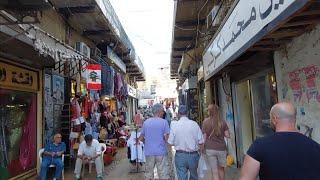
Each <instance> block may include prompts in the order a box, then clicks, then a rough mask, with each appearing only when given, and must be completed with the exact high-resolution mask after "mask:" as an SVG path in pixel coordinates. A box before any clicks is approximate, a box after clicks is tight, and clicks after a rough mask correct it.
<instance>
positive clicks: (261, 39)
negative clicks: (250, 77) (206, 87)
mask: <svg viewBox="0 0 320 180" xmlns="http://www.w3.org/2000/svg"><path fill="white" fill-rule="evenodd" d="M236 3H237V4H235V5H234V6H233V10H232V11H230V13H229V15H228V16H227V17H226V19H225V21H224V24H223V25H222V26H221V27H220V29H219V30H218V33H216V34H215V36H214V38H213V40H212V41H211V43H210V44H209V46H208V47H207V49H206V50H205V53H204V56H203V64H204V76H205V80H208V79H209V78H210V77H212V76H213V75H214V74H216V73H217V72H218V71H220V70H221V69H222V68H223V67H225V66H226V65H228V64H229V63H230V62H232V61H233V60H235V59H236V58H238V57H239V56H240V55H242V54H243V53H244V52H246V51H273V50H276V49H279V44H281V43H277V42H282V43H286V42H288V40H289V41H290V39H291V38H293V37H296V36H299V35H301V34H302V33H304V32H305V31H306V27H305V26H304V25H310V24H312V23H310V22H309V23H305V24H301V23H302V20H303V19H304V18H301V17H298V18H297V16H294V14H295V13H300V11H302V10H307V11H308V10H310V9H307V8H306V6H308V5H309V6H310V7H312V6H311V4H312V3H318V2H314V1H309V0H284V1H279V2H278V1H277V2H275V1H255V0H239V1H237V2H236ZM304 20H307V19H304ZM290 23H291V25H290ZM292 23H295V24H292ZM268 42H269V44H267V43H268ZM259 43H260V44H259Z"/></svg>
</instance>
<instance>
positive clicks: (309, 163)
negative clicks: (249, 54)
mask: <svg viewBox="0 0 320 180" xmlns="http://www.w3.org/2000/svg"><path fill="white" fill-rule="evenodd" d="M270 119H271V126H272V127H273V128H274V129H275V131H276V133H275V134H273V135H271V136H268V137H263V138H260V139H257V140H256V141H255V142H254V143H253V144H252V145H251V147H250V148H249V150H248V152H247V155H246V157H245V160H244V164H243V167H242V170H241V175H240V180H255V179H256V176H257V175H258V174H259V177H260V180H275V179H281V180H301V179H308V180H315V179H319V170H320V168H319V162H320V145H319V144H318V143H317V142H315V141H313V140H312V139H310V138H308V137H306V136H304V135H303V134H301V133H299V132H298V131H297V130H296V110H295V108H294V106H293V105H292V104H290V103H279V104H276V105H274V106H273V107H272V108H271V111H270Z"/></svg>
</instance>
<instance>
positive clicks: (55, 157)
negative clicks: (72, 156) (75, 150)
mask: <svg viewBox="0 0 320 180" xmlns="http://www.w3.org/2000/svg"><path fill="white" fill-rule="evenodd" d="M61 138H62V136H61V134H60V133H58V132H56V133H55V134H54V135H53V142H50V143H48V144H46V145H45V148H44V152H43V154H42V157H43V158H42V162H41V169H40V180H46V179H47V170H48V167H49V166H50V165H54V166H55V167H56V171H55V173H54V180H56V179H59V178H60V176H61V173H62V170H63V166H64V165H63V162H62V154H63V153H64V152H65V151H66V144H65V143H64V142H61Z"/></svg>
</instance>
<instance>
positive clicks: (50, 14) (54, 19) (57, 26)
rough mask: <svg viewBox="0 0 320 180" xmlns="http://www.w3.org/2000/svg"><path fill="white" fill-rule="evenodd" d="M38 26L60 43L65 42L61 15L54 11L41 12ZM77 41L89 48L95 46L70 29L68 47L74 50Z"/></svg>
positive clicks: (63, 22)
mask: <svg viewBox="0 0 320 180" xmlns="http://www.w3.org/2000/svg"><path fill="white" fill-rule="evenodd" d="M38 26H39V27H40V28H41V29H42V30H44V31H46V32H48V33H49V34H50V35H52V36H54V37H55V38H57V39H59V40H61V41H62V42H65V40H66V28H67V25H66V22H65V20H64V19H63V18H62V15H60V14H58V13H57V12H56V11H54V10H47V11H43V12H42V15H41V18H40V23H39V24H38ZM79 41H81V42H84V43H85V44H87V45H88V46H89V47H91V48H92V47H94V46H95V45H94V43H93V42H92V41H91V40H90V39H88V38H86V37H84V36H82V34H81V32H78V31H75V30H74V29H71V30H70V37H69V45H70V46H71V47H73V48H75V44H76V42H79Z"/></svg>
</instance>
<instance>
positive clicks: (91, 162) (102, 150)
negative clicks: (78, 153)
mask: <svg viewBox="0 0 320 180" xmlns="http://www.w3.org/2000/svg"><path fill="white" fill-rule="evenodd" d="M99 144H100V146H101V163H102V173H104V162H103V155H104V153H105V152H106V150H107V146H106V144H104V143H99ZM87 164H89V174H91V172H92V164H94V161H90V162H89V163H87ZM82 165H83V168H82V178H83V177H84V168H85V165H86V164H85V163H83V164H82Z"/></svg>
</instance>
